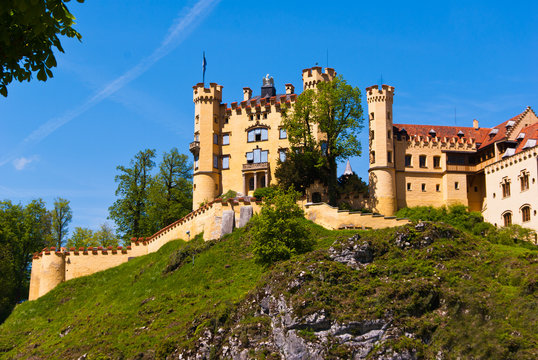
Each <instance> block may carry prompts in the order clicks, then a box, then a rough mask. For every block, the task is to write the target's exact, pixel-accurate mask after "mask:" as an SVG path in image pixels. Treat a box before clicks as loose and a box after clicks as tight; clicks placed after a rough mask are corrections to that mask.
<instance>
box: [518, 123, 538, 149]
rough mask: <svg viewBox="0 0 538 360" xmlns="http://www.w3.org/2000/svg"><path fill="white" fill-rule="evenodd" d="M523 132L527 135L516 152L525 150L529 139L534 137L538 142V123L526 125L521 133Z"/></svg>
mask: <svg viewBox="0 0 538 360" xmlns="http://www.w3.org/2000/svg"><path fill="white" fill-rule="evenodd" d="M521 133H524V134H525V137H524V138H523V140H521V141H520V142H519V144H518V145H517V147H516V154H517V153H520V152H521V151H523V148H524V147H525V145H526V144H527V141H529V140H531V139H534V140H536V143H538V123H536V124H532V125H529V126H527V127H524V128H523V129H521V131H520V134H521Z"/></svg>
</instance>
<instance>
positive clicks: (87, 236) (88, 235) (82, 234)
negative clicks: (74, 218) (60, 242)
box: [67, 226, 99, 249]
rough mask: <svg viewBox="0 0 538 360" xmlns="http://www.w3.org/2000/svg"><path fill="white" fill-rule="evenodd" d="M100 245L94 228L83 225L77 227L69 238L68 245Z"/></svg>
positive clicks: (77, 246) (76, 246)
mask: <svg viewBox="0 0 538 360" xmlns="http://www.w3.org/2000/svg"><path fill="white" fill-rule="evenodd" d="M90 246H99V243H98V242H97V241H96V239H95V238H94V234H93V230H92V229H88V228H82V227H79V226H77V227H75V231H73V234H72V235H71V237H70V238H69V239H68V240H67V247H68V248H70V247H75V248H77V249H78V248H79V247H90Z"/></svg>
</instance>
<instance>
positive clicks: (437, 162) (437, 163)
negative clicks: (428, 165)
mask: <svg viewBox="0 0 538 360" xmlns="http://www.w3.org/2000/svg"><path fill="white" fill-rule="evenodd" d="M433 167H434V168H436V169H437V168H440V167H441V157H440V156H434V157H433Z"/></svg>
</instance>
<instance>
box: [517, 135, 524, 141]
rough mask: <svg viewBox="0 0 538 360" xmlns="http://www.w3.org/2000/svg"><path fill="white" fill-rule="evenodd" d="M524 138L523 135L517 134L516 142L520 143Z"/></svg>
mask: <svg viewBox="0 0 538 360" xmlns="http://www.w3.org/2000/svg"><path fill="white" fill-rule="evenodd" d="M524 138H525V133H519V135H518V136H517V138H516V140H517V141H521V140H523V139H524Z"/></svg>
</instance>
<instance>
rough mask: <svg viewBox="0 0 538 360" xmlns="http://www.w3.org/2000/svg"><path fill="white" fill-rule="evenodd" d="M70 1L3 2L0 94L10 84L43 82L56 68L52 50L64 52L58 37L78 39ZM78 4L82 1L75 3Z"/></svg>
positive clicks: (79, 36)
mask: <svg viewBox="0 0 538 360" xmlns="http://www.w3.org/2000/svg"><path fill="white" fill-rule="evenodd" d="M69 1H70V0H3V1H2V6H0V94H2V95H3V96H7V85H9V84H10V83H11V82H12V81H13V80H18V81H20V82H22V81H25V80H26V81H30V79H31V77H32V74H33V73H37V79H38V80H40V81H46V80H47V78H50V77H52V76H53V74H52V71H51V68H53V67H56V65H57V64H56V58H55V56H54V48H56V49H57V50H59V51H61V52H64V49H63V47H62V44H61V42H60V38H59V37H58V35H63V36H67V37H68V38H77V39H78V40H80V39H81V35H80V34H79V33H78V32H77V31H76V30H75V29H73V25H74V20H75V17H74V16H73V15H72V14H71V13H70V12H69V10H68V9H67V6H66V4H65V3H67V2H69ZM77 1H78V2H79V3H82V2H84V0H77Z"/></svg>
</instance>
